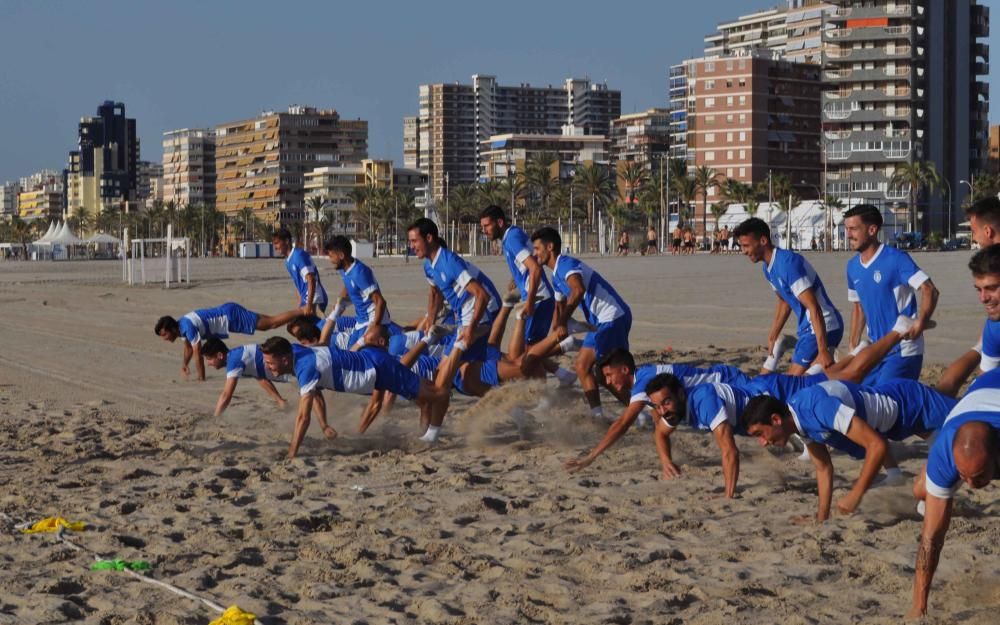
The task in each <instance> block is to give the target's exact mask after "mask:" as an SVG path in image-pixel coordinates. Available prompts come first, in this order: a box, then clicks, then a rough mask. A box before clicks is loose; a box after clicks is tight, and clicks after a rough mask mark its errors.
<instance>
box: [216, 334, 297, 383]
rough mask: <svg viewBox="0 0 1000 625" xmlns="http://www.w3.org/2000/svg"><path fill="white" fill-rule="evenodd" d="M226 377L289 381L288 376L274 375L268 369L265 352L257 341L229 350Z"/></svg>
mask: <svg viewBox="0 0 1000 625" xmlns="http://www.w3.org/2000/svg"><path fill="white" fill-rule="evenodd" d="M226 377H227V378H239V377H247V378H254V379H257V380H274V381H278V382H287V381H288V378H287V377H286V376H283V375H282V376H274V375H272V374H271V372H270V371H268V369H267V367H266V366H264V352H262V351H260V345H257V344H256V343H251V344H250V345H240V346H239V347H234V348H233V349H231V350H229V354H228V355H227V356H226Z"/></svg>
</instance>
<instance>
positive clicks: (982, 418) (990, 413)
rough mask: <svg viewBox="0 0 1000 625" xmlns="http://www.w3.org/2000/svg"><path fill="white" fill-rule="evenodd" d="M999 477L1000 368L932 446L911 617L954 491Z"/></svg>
mask: <svg viewBox="0 0 1000 625" xmlns="http://www.w3.org/2000/svg"><path fill="white" fill-rule="evenodd" d="M994 247H995V246H994ZM996 479H1000V369H994V370H993V371H990V372H989V373H986V374H983V375H981V376H979V378H977V379H976V381H975V382H973V384H972V386H970V387H969V391H968V392H967V393H966V394H965V397H963V398H962V400H961V401H960V402H958V404H957V405H956V406H955V407H954V408H953V409H952V410H951V412H950V413H949V414H948V417H947V418H946V419H945V421H944V425H943V426H942V427H941V431H940V433H939V434H938V436H937V438H936V439H935V440H934V443H933V444H932V445H931V451H930V454H929V455H928V457H927V469H926V471H925V472H924V473H921V474H920V475H919V476H918V478H917V480H916V482H915V484H914V487H913V493H914V495H916V497H917V498H918V499H920V500H922V501H924V502H925V504H926V507H925V509H924V525H923V530H922V531H921V535H920V544H919V546H918V547H917V562H916V565H915V567H914V568H915V572H914V579H913V604H912V606H911V608H910V613H909V614H908V616H909V617H910V618H919V617H921V616H923V615H925V614H926V613H927V597H928V595H929V594H930V588H931V580H932V579H933V578H934V572H935V570H936V569H937V564H938V558H939V557H940V556H941V548H942V547H943V546H944V537H945V534H946V533H947V532H948V525H949V523H950V522H951V514H952V508H953V505H954V503H953V499H952V497H954V495H955V492H956V491H957V490H958V488H959V487H960V486H961V485H962V482H965V483H966V484H968V485H969V487H970V488H976V489H979V488H984V487H986V485H988V484H989V483H990V482H991V481H993V480H996Z"/></svg>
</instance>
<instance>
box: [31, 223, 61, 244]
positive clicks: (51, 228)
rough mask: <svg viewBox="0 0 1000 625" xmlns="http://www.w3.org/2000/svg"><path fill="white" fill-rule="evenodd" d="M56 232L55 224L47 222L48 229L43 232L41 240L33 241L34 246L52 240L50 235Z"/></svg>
mask: <svg viewBox="0 0 1000 625" xmlns="http://www.w3.org/2000/svg"><path fill="white" fill-rule="evenodd" d="M56 230H57V226H56V222H54V221H50V222H49V229H48V230H46V231H45V234H44V235H42V238H40V239H38V240H37V241H35V244H36V245H37V244H39V243H45V242H47V241H48V240H49V239H51V238H52V235H53V234H55V233H56Z"/></svg>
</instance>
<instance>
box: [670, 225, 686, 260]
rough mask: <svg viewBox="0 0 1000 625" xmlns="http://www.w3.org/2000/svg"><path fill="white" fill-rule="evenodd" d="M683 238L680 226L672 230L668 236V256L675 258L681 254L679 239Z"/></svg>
mask: <svg viewBox="0 0 1000 625" xmlns="http://www.w3.org/2000/svg"><path fill="white" fill-rule="evenodd" d="M683 237H684V231H683V230H682V229H681V227H680V225H678V226H677V227H676V228H674V231H673V233H671V236H670V255H671V256H676V255H677V254H680V253H681V239H682V238H683Z"/></svg>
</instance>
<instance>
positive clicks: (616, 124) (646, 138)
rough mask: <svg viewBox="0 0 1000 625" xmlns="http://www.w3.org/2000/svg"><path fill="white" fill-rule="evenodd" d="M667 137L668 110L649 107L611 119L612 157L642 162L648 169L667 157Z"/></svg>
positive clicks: (668, 131)
mask: <svg viewBox="0 0 1000 625" xmlns="http://www.w3.org/2000/svg"><path fill="white" fill-rule="evenodd" d="M669 140H670V110H669V109H663V108H652V109H649V110H647V111H643V112H641V113H631V114H629V115H622V116H621V117H619V118H618V119H615V120H612V121H611V160H612V161H634V162H637V163H642V164H643V165H645V166H646V169H647V170H650V171H651V168H652V166H653V162H654V161H655V160H656V159H659V158H661V157H664V156H666V154H667V151H668V149H669Z"/></svg>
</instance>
